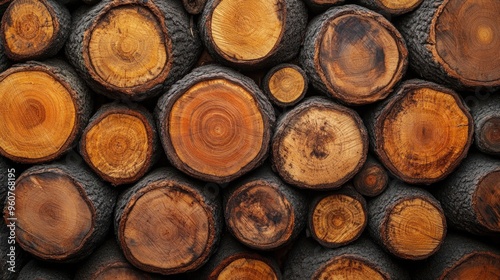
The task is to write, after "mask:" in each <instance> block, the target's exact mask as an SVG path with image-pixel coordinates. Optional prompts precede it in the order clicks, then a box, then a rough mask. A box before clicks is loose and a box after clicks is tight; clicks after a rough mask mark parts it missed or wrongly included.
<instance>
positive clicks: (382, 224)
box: [367, 180, 447, 260]
mask: <svg viewBox="0 0 500 280" xmlns="http://www.w3.org/2000/svg"><path fill="white" fill-rule="evenodd" d="M417 198H418V199H422V200H425V201H426V202H428V203H429V204H431V205H432V206H434V207H435V208H436V209H437V210H438V211H439V212H440V213H441V216H442V223H443V240H444V238H445V236H446V232H447V223H446V217H445V215H444V211H443V209H442V207H441V204H440V202H439V201H438V200H437V199H436V198H434V197H433V196H432V195H431V194H430V193H429V192H427V191H426V190H424V189H420V188H417V187H411V186H409V185H406V184H405V183H403V182H401V181H398V180H393V181H392V182H391V183H389V186H388V187H387V189H386V190H385V191H384V192H383V193H382V194H381V195H379V196H377V197H375V198H374V199H372V200H370V201H369V202H368V226H367V228H368V232H369V234H370V236H371V237H372V239H373V240H374V241H375V242H376V243H377V244H379V245H380V246H381V247H383V248H384V250H386V251H387V252H389V253H391V254H392V255H394V256H396V257H398V258H401V259H409V260H422V259H425V258H428V257H429V256H431V255H433V254H434V253H436V252H437V251H438V250H439V249H440V247H441V246H442V243H443V240H441V242H440V244H439V245H438V246H436V248H434V250H433V251H431V252H429V253H428V254H426V255H422V256H418V257H416V256H410V255H407V254H404V253H399V252H397V249H396V248H394V247H392V245H391V244H390V243H389V242H388V237H387V236H388V231H387V230H388V227H387V222H388V220H389V218H390V214H391V212H392V211H393V209H394V207H395V206H396V205H398V204H399V203H401V202H403V201H405V200H412V199H417Z"/></svg>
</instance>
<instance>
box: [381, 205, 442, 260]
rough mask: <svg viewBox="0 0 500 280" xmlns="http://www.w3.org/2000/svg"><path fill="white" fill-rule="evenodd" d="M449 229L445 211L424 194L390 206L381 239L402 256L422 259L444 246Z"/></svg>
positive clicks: (392, 250)
mask: <svg viewBox="0 0 500 280" xmlns="http://www.w3.org/2000/svg"><path fill="white" fill-rule="evenodd" d="M445 232H446V221H445V219H444V214H443V213H442V211H441V210H440V209H438V208H437V207H436V206H434V205H433V204H432V203H430V202H428V201H427V200H424V199H422V198H412V199H406V200H403V201H402V202H399V203H398V204H396V205H395V206H394V207H392V209H391V210H390V214H389V216H388V218H387V219H386V221H385V223H384V225H383V230H382V234H383V236H382V239H383V240H387V242H388V246H389V249H390V251H391V252H392V253H394V254H396V255H397V256H400V257H411V258H412V259H419V258H420V259H423V258H426V257H428V256H429V255H431V254H432V253H434V252H435V251H437V250H438V249H439V246H441V244H442V242H443V239H444V236H445Z"/></svg>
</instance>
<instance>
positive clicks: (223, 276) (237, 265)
mask: <svg viewBox="0 0 500 280" xmlns="http://www.w3.org/2000/svg"><path fill="white" fill-rule="evenodd" d="M217 279H218V280H240V279H249V280H250V279H259V280H260V279H262V280H277V279H279V278H278V275H276V272H275V271H274V269H273V268H272V267H271V266H269V265H268V264H267V263H265V262H263V261H261V260H257V259H251V258H236V259H234V260H233V261H231V262H230V263H229V264H228V265H227V266H226V267H224V269H222V271H221V272H220V273H219V275H218V276H217Z"/></svg>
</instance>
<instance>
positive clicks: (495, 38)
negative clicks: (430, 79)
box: [429, 0, 500, 86]
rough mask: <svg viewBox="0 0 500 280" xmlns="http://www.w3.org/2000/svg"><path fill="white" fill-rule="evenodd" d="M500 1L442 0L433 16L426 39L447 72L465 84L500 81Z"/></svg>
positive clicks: (486, 84) (497, 83) (498, 82)
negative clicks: (430, 42) (499, 52)
mask: <svg viewBox="0 0 500 280" xmlns="http://www.w3.org/2000/svg"><path fill="white" fill-rule="evenodd" d="M499 13H500V2H499V1H496V0H449V1H444V4H443V5H442V7H440V13H439V14H438V15H437V16H436V18H434V19H433V21H432V22H433V26H432V27H431V32H430V37H431V38H430V39H429V40H430V41H432V42H435V47H433V48H432V50H433V53H434V55H435V56H436V57H437V59H438V61H439V62H440V64H441V65H442V67H444V68H445V69H446V70H447V72H448V73H449V74H450V75H451V76H452V77H455V78H458V79H460V80H461V81H463V82H464V83H466V84H477V83H480V84H481V85H484V86H488V85H496V86H498V85H500V67H499V66H500V56H499V55H498V49H500V17H498V14H499Z"/></svg>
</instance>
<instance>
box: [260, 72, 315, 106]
mask: <svg viewBox="0 0 500 280" xmlns="http://www.w3.org/2000/svg"><path fill="white" fill-rule="evenodd" d="M308 83H309V80H308V78H307V75H306V73H305V72H304V70H302V68H300V67H299V66H297V65H295V64H290V63H283V64H279V65H276V66H274V67H273V68H271V70H269V71H268V72H267V74H266V76H265V77H264V78H263V79H262V89H263V91H264V92H265V93H266V94H267V96H268V97H269V99H270V100H271V101H272V102H273V103H274V104H275V105H277V106H279V107H287V106H293V105H295V104H297V103H299V102H300V101H301V100H302V98H304V95H305V94H306V92H307V89H308Z"/></svg>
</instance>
